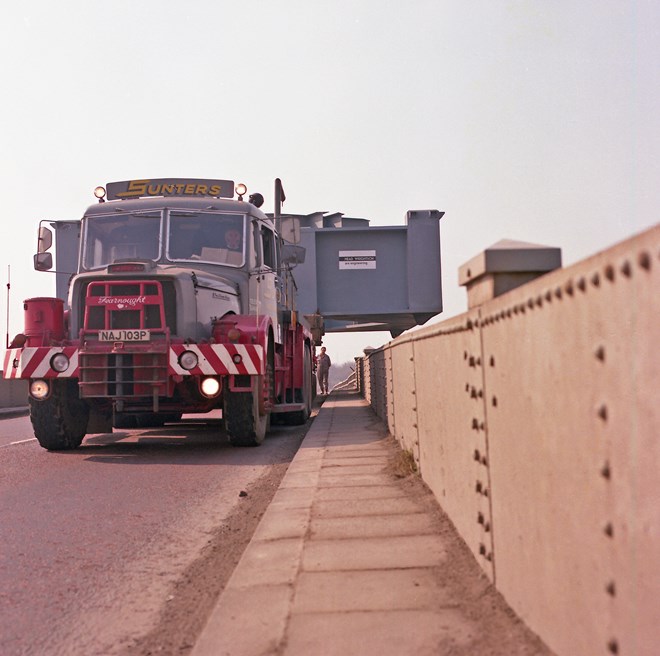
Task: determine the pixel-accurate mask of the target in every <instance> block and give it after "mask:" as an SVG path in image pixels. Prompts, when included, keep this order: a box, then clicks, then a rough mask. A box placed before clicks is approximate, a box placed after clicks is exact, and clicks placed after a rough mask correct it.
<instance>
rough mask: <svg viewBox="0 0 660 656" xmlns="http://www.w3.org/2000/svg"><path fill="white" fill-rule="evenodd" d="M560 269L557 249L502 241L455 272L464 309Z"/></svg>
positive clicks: (559, 254) (559, 253)
mask: <svg viewBox="0 0 660 656" xmlns="http://www.w3.org/2000/svg"><path fill="white" fill-rule="evenodd" d="M559 268H561V249H560V248H554V247H552V246H540V245H538V244H530V243H527V242H523V241H514V240H512V239H502V240H501V241H498V242H497V243H496V244H493V245H492V246H490V247H489V248H487V249H486V250H485V251H482V252H481V253H479V254H478V255H476V256H475V257H473V258H472V259H471V260H469V261H468V262H466V263H465V264H463V266H461V267H460V268H459V269H458V283H459V285H461V286H465V287H466V288H467V295H468V309H472V308H474V307H477V306H479V305H482V304H483V303H486V302H487V301H490V300H492V299H493V298H495V297H496V296H500V295H501V294H504V293H505V292H508V291H510V290H512V289H515V288H516V287H520V285H524V284H525V283H528V282H530V281H531V280H534V279H535V278H538V277H539V276H542V275H543V274H544V273H548V271H554V270H555V269H559Z"/></svg>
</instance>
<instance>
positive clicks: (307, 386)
mask: <svg viewBox="0 0 660 656" xmlns="http://www.w3.org/2000/svg"><path fill="white" fill-rule="evenodd" d="M313 378H314V376H313V374H312V353H311V350H310V348H309V344H305V351H304V354H303V386H302V390H301V393H302V402H303V403H304V404H305V407H304V408H303V409H302V410H298V411H296V412H285V413H283V414H282V415H281V417H282V420H283V422H284V423H285V424H289V425H292V426H302V424H304V423H305V422H306V421H307V420H308V419H309V416H310V415H311V414H312V401H313V399H314V390H313V384H314V383H313Z"/></svg>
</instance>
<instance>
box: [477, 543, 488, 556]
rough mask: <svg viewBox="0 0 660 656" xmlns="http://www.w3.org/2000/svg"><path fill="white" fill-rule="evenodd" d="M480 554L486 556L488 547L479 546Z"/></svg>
mask: <svg viewBox="0 0 660 656" xmlns="http://www.w3.org/2000/svg"><path fill="white" fill-rule="evenodd" d="M479 554H480V555H482V556H485V555H486V545H485V544H480V545H479Z"/></svg>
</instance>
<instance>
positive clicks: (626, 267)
mask: <svg viewBox="0 0 660 656" xmlns="http://www.w3.org/2000/svg"><path fill="white" fill-rule="evenodd" d="M621 273H622V274H623V275H624V276H625V277H626V278H630V276H632V267H631V266H630V262H628V260H626V261H625V262H624V263H623V264H622V265H621Z"/></svg>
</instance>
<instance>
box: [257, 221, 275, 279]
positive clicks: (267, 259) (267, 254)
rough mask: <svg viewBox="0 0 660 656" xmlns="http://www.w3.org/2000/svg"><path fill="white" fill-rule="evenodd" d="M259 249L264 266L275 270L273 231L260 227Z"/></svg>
mask: <svg viewBox="0 0 660 656" xmlns="http://www.w3.org/2000/svg"><path fill="white" fill-rule="evenodd" d="M261 248H262V253H263V258H264V260H263V263H264V266H266V267H268V268H270V269H277V262H276V257H275V235H274V233H273V231H272V230H270V229H269V228H267V227H266V226H261Z"/></svg>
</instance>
